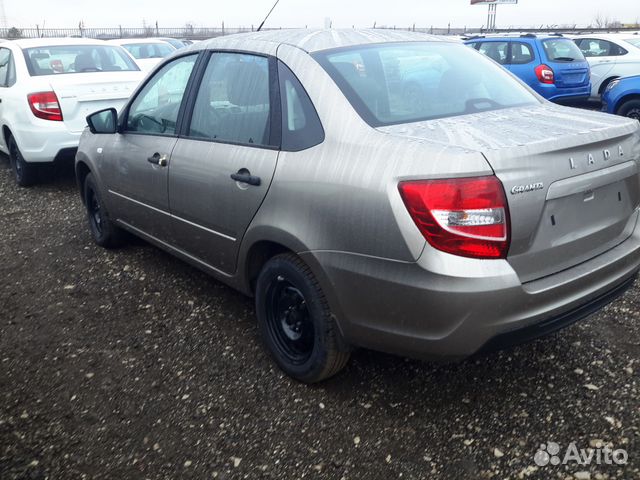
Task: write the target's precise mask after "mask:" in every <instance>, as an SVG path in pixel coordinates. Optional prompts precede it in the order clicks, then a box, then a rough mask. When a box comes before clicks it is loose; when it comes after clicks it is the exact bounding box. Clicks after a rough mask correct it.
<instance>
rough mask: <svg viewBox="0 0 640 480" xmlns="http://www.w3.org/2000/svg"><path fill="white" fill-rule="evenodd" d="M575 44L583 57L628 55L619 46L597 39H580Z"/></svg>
mask: <svg viewBox="0 0 640 480" xmlns="http://www.w3.org/2000/svg"><path fill="white" fill-rule="evenodd" d="M577 43H578V46H579V47H580V50H581V51H582V53H583V54H584V56H585V57H619V56H621V55H626V54H627V53H628V52H627V51H626V50H625V49H624V48H622V47H621V46H620V45H617V44H615V43H613V42H609V41H608V40H602V39H599V38H582V39H580V40H577Z"/></svg>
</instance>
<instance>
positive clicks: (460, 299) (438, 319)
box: [76, 30, 640, 382]
mask: <svg viewBox="0 0 640 480" xmlns="http://www.w3.org/2000/svg"><path fill="white" fill-rule="evenodd" d="M416 84H417V85H419V86H420V93H419V94H416V90H415V88H409V86H412V87H415V85H416ZM88 123H89V129H87V130H86V131H85V133H84V135H83V137H82V140H81V142H80V148H79V151H78V154H77V157H76V172H77V178H78V183H79V186H80V190H81V193H82V198H83V201H84V203H85V205H86V208H87V212H88V219H89V227H90V229H91V233H92V235H93V237H94V239H95V241H96V242H97V243H98V244H99V245H102V246H104V247H114V246H116V245H119V244H121V242H122V241H123V239H124V236H123V232H125V231H126V232H129V233H132V234H134V235H137V236H140V237H142V238H144V239H146V240H147V241H149V242H151V243H152V244H154V245H157V246H158V247H160V248H162V249H165V250H167V251H169V252H171V253H172V254H174V255H176V256H178V257H180V258H182V259H184V260H185V261H187V262H189V263H191V264H192V265H194V266H196V267H198V268H200V269H202V270H204V271H205V272H208V273H210V274H211V275H213V276H214V277H215V278H217V279H219V280H220V281H223V282H225V283H227V284H229V285H231V286H232V287H234V288H237V289H238V290H240V291H242V292H244V293H245V294H247V295H251V296H254V297H255V305H256V313H257V317H258V323H259V328H260V332H261V334H262V336H263V339H264V342H265V344H266V346H267V348H268V350H269V351H270V352H271V354H272V356H273V358H274V359H275V361H276V362H277V363H278V365H279V366H280V367H281V368H282V369H283V370H284V371H285V372H286V373H288V374H289V375H291V376H292V377H295V378H296V379H299V380H301V381H304V382H315V381H319V380H322V379H325V378H327V377H329V376H331V375H334V374H335V373H337V372H338V371H339V370H340V369H341V368H343V367H344V366H345V364H346V363H347V360H348V358H349V354H350V351H351V350H352V348H354V347H366V348H371V349H376V350H381V351H386V352H392V353H397V354H402V355H407V356H416V357H423V358H425V357H426V358H434V357H435V358H462V357H466V356H469V355H471V354H473V353H475V352H478V351H482V350H489V349H494V348H499V347H503V346H506V345H510V344H514V343H517V342H522V341H526V340H530V339H533V338H537V337H539V336H542V335H544V334H547V333H550V332H553V331H555V330H558V329H560V328H562V327H564V326H566V325H569V324H571V323H572V322H574V321H576V320H578V319H581V318H583V317H585V316H586V315H588V314H590V313H592V312H594V311H596V310H597V309H599V308H601V307H602V306H603V305H605V304H606V303H608V302H609V301H611V300H613V299H614V298H616V297H617V296H618V295H620V294H621V293H622V292H623V291H624V290H625V289H626V288H627V287H628V286H629V285H630V284H631V282H632V281H633V279H634V278H635V275H636V272H637V270H638V267H639V264H640V231H639V229H638V228H637V227H636V224H637V221H638V205H639V189H640V183H639V177H638V163H637V162H638V158H639V156H640V134H639V128H640V127H639V124H638V122H637V121H631V120H628V119H624V118H620V117H614V116H607V115H605V114H601V113H598V112H591V111H582V110H575V109H571V108H566V107H561V106H557V105H553V104H551V103H549V102H547V101H545V100H543V99H542V98H541V97H539V96H538V95H536V94H535V93H534V92H533V91H532V90H530V89H529V88H528V87H526V86H525V85H524V84H523V83H521V82H520V81H519V80H517V79H516V78H515V77H513V76H512V75H511V74H510V73H508V72H507V71H506V70H504V69H502V68H501V67H500V66H498V65H497V64H495V63H494V62H492V61H491V60H489V59H487V58H486V57H484V56H483V55H481V54H479V53H478V52H475V51H473V50H472V49H470V48H468V47H465V46H464V45H460V44H458V43H455V42H448V41H442V40H439V39H438V38H436V37H432V36H428V35H421V34H413V33H408V32H397V31H382V30H371V31H367V30H365V31H358V30H346V31H340V30H324V31H310V30H285V31H272V32H260V33H251V34H243V35H237V36H232V37H226V38H220V39H215V40H212V41H209V42H204V43H201V44H198V45H194V46H191V47H188V48H186V49H184V50H181V51H180V52H176V53H175V54H174V55H173V56H172V57H170V58H168V59H166V60H165V61H164V62H163V63H162V64H161V65H159V66H158V67H157V68H156V69H155V70H154V72H153V73H152V74H151V75H150V76H149V77H148V78H147V80H146V81H145V82H144V83H143V84H142V85H141V86H140V87H139V89H138V90H137V91H136V93H135V94H134V95H133V96H132V98H131V99H130V101H129V103H128V105H127V106H126V107H125V108H124V109H123V110H122V111H121V112H120V113H119V114H117V113H116V112H115V110H104V111H101V112H97V113H95V114H93V115H92V116H90V117H89V118H88Z"/></svg>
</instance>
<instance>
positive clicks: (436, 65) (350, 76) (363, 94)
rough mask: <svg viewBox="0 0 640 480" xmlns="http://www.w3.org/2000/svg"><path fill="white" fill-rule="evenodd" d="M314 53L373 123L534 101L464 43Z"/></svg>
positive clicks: (534, 102)
mask: <svg viewBox="0 0 640 480" xmlns="http://www.w3.org/2000/svg"><path fill="white" fill-rule="evenodd" d="M313 57H314V58H315V59H316V60H317V61H318V62H319V63H320V65H322V67H323V68H324V69H325V70H326V71H327V73H328V74H329V75H330V76H331V77H332V78H333V80H334V81H335V82H336V84H337V85H338V87H339V88H340V89H341V90H342V93H343V94H344V96H345V97H346V98H347V100H349V102H350V103H351V105H352V106H353V107H354V108H355V110H356V111H357V112H358V113H359V114H360V116H361V117H362V118H363V119H364V120H365V121H366V122H367V123H369V125H371V126H374V127H377V126H383V125H393V124H400V123H409V122H418V121H422V120H430V119H434V118H444V117H453V116H456V115H464V114H468V113H476V112H481V111H491V110H499V109H501V108H509V107H515V106H524V105H536V104H538V103H539V100H537V99H536V97H535V96H534V95H533V94H531V93H530V92H529V91H528V90H527V89H526V88H525V87H524V86H523V85H521V84H520V82H518V81H517V80H515V79H514V78H512V77H511V75H510V74H509V73H508V72H507V71H506V70H505V69H503V68H502V67H500V66H498V65H496V64H495V63H494V62H492V61H490V60H488V59H487V58H486V57H485V56H484V55H479V54H478V52H476V51H473V50H472V49H470V48H468V47H467V46H465V45H463V44H457V43H451V42H410V43H388V44H374V45H367V46H358V47H346V48H339V49H333V50H327V51H322V52H317V53H315V54H314V55H313Z"/></svg>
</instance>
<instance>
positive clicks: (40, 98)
mask: <svg viewBox="0 0 640 480" xmlns="http://www.w3.org/2000/svg"><path fill="white" fill-rule="evenodd" d="M120 45H122V46H124V48H122V46H120ZM175 51H176V48H175V47H174V46H172V45H170V44H169V43H167V42H165V41H163V40H158V39H152V40H149V39H136V40H117V41H109V42H104V41H102V40H90V39H82V38H78V39H76V38H64V39H29V40H15V41H7V42H2V43H1V44H0V120H1V123H2V135H0V151H2V152H4V153H5V154H7V155H9V158H10V160H11V164H12V167H13V170H14V173H15V178H16V181H17V183H18V184H19V185H21V186H28V185H31V184H33V183H34V182H35V181H36V180H37V178H38V173H39V171H40V170H42V167H43V166H45V165H48V164H51V163H54V162H58V161H64V160H73V159H74V157H75V153H76V150H77V147H78V141H79V139H80V135H81V133H82V131H83V129H84V128H85V127H86V116H87V115H88V114H90V113H92V112H94V111H95V110H99V109H101V108H105V107H113V108H120V107H122V106H123V105H124V104H125V102H126V100H127V99H128V98H129V96H130V95H131V93H132V92H133V91H134V89H135V88H136V87H137V86H138V84H139V83H140V81H142V79H143V78H144V75H145V72H146V71H148V70H151V69H152V68H153V67H154V66H155V65H156V64H157V63H158V62H160V61H161V60H162V59H163V58H164V57H166V56H168V55H171V54H172V53H173V52H175Z"/></svg>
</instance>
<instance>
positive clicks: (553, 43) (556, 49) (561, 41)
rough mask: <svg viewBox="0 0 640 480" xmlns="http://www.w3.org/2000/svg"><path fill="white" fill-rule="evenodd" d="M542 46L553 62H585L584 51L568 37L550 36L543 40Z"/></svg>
mask: <svg viewBox="0 0 640 480" xmlns="http://www.w3.org/2000/svg"><path fill="white" fill-rule="evenodd" d="M542 46H543V47H544V51H545V53H546V54H547V58H548V59H549V61H551V62H584V61H586V60H585V58H584V55H583V54H582V51H580V49H579V48H578V46H577V45H576V44H575V43H574V42H573V41H572V40H569V39H568V38H550V39H547V40H543V41H542Z"/></svg>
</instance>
